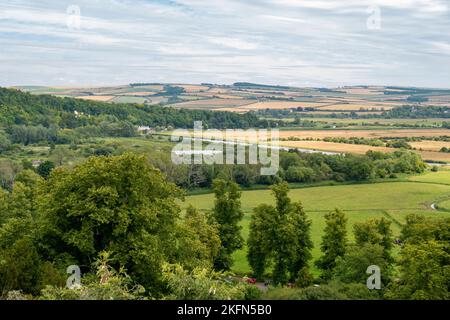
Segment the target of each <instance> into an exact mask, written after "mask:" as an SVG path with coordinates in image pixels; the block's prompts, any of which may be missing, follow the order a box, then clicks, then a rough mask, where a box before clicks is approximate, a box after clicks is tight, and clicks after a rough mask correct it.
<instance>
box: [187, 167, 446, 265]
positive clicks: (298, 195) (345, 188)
mask: <svg viewBox="0 0 450 320" xmlns="http://www.w3.org/2000/svg"><path fill="white" fill-rule="evenodd" d="M414 180H417V181H418V182H416V181H414ZM445 183H448V184H449V185H445ZM290 197H291V199H292V200H293V201H299V200H300V201H302V203H303V205H304V208H305V210H306V212H307V214H308V215H309V217H310V219H311V220H312V227H311V233H312V239H313V242H314V249H313V258H314V259H317V258H318V257H319V256H320V241H321V237H322V232H323V229H324V227H325V221H324V215H325V214H326V213H327V212H329V211H330V210H333V209H334V208H339V209H342V210H344V211H345V212H346V214H347V217H348V220H349V223H348V227H349V229H348V231H349V237H350V239H352V225H353V224H354V223H355V222H359V221H364V220H366V219H368V218H378V217H386V218H388V219H389V220H391V222H392V225H391V226H392V229H393V231H394V234H395V235H398V234H399V231H400V227H401V224H402V223H404V221H405V217H406V216H407V215H408V214H411V213H420V214H424V215H426V216H433V217H437V216H448V217H450V213H447V212H444V211H436V210H433V209H431V207H430V206H431V204H432V203H435V202H437V201H445V199H446V198H450V171H441V172H436V173H427V174H425V175H421V176H418V177H413V178H411V181H406V182H385V183H372V184H355V185H340V186H324V187H311V188H302V189H292V190H291V192H290ZM213 202H214V198H213V195H212V194H203V195H194V196H189V197H187V198H186V201H185V203H184V204H183V206H186V205H187V204H192V205H193V206H195V207H197V208H199V209H201V210H202V211H207V210H210V209H211V208H212V207H213ZM261 203H270V204H273V197H272V196H271V194H270V191H269V190H255V191H243V192H242V209H243V211H244V213H245V217H244V219H243V221H242V227H243V230H242V233H243V237H244V239H246V238H247V236H248V226H249V222H250V216H251V212H252V210H253V208H255V207H256V206H258V205H259V204H261ZM234 258H235V264H234V267H233V271H234V272H236V273H250V271H251V270H250V267H249V265H248V263H247V259H246V248H243V249H242V250H240V251H238V252H236V253H235V256H234ZM312 271H313V272H314V273H316V274H317V270H316V269H315V268H314V266H312Z"/></svg>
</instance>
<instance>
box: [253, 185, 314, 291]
mask: <svg viewBox="0 0 450 320" xmlns="http://www.w3.org/2000/svg"><path fill="white" fill-rule="evenodd" d="M288 192H289V186H288V184H287V183H286V182H283V183H280V184H277V185H274V186H273V187H272V193H273V195H274V196H275V202H276V205H275V206H270V205H266V204H263V205H260V206H258V207H257V208H255V210H254V213H253V216H252V221H251V222H250V235H249V240H248V247H249V251H248V255H247V258H248V260H249V263H250V266H251V267H252V269H253V271H254V273H255V275H256V276H257V277H261V276H262V275H263V274H264V271H265V269H266V267H267V266H268V265H269V264H270V263H273V273H272V278H273V280H274V282H275V283H281V284H284V283H286V282H288V281H290V280H295V279H296V278H297V277H298V276H299V275H301V277H302V278H308V277H307V267H308V261H309V260H310V259H311V248H312V246H313V243H312V241H311V237H310V228H311V221H310V220H308V219H307V216H306V214H305V212H304V210H303V207H302V204H301V203H300V202H296V203H292V202H291V199H290V198H289V197H288Z"/></svg>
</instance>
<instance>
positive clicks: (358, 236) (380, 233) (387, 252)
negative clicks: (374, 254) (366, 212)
mask: <svg viewBox="0 0 450 320" xmlns="http://www.w3.org/2000/svg"><path fill="white" fill-rule="evenodd" d="M390 226H391V222H390V221H389V220H387V219H385V218H383V217H382V218H380V219H369V220H367V221H365V222H360V223H355V224H354V226H353V231H354V234H355V242H356V244H357V245H359V246H362V245H364V244H366V243H370V244H378V245H380V246H382V247H383V252H384V258H385V259H386V261H388V262H393V258H392V254H391V251H392V247H393V243H394V240H393V236H392V230H391V227H390Z"/></svg>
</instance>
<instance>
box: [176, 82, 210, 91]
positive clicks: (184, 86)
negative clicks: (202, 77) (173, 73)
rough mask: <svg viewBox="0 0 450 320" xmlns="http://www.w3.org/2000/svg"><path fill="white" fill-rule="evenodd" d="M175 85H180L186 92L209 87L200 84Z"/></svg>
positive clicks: (203, 89)
mask: <svg viewBox="0 0 450 320" xmlns="http://www.w3.org/2000/svg"><path fill="white" fill-rule="evenodd" d="M175 86H177V87H182V88H183V89H184V90H185V91H186V92H199V91H206V90H209V87H207V86H201V85H192V84H177V85H175Z"/></svg>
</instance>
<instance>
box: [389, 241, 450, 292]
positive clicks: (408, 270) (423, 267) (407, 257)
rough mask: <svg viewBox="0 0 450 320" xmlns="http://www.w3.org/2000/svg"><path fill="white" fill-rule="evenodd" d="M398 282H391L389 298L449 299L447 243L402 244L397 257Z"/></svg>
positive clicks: (449, 281) (449, 282) (449, 278)
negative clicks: (398, 259) (398, 257)
mask: <svg viewBox="0 0 450 320" xmlns="http://www.w3.org/2000/svg"><path fill="white" fill-rule="evenodd" d="M399 265H400V280H399V281H397V282H395V283H393V285H392V287H391V288H390V290H389V292H388V293H387V294H386V297H387V298H389V299H401V300H405V299H412V300H448V299H450V294H449V289H450V254H449V252H448V243H439V242H437V241H435V240H429V241H425V242H422V243H417V244H406V245H405V246H404V247H403V248H402V251H401V254H400V261H399Z"/></svg>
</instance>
